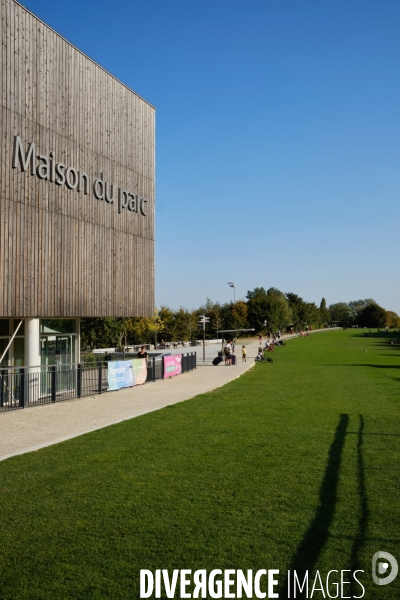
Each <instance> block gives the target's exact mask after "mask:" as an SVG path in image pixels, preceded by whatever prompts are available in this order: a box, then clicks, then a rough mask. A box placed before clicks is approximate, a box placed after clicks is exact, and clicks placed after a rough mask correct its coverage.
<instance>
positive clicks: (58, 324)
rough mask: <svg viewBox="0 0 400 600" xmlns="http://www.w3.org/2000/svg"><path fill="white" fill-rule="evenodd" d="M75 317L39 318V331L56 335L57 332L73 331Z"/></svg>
mask: <svg viewBox="0 0 400 600" xmlns="http://www.w3.org/2000/svg"><path fill="white" fill-rule="evenodd" d="M75 327H76V320H75V319H41V320H40V333H44V334H48V335H56V334H57V333H75Z"/></svg>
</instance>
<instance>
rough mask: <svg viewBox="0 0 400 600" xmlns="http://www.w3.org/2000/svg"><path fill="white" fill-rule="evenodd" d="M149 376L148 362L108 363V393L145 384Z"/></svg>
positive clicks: (139, 360) (139, 359)
mask: <svg viewBox="0 0 400 600" xmlns="http://www.w3.org/2000/svg"><path fill="white" fill-rule="evenodd" d="M146 376H147V368H146V360H145V359H144V358H134V359H132V360H115V361H110V362H109V363H108V391H113V390H120V389H121V388H124V387H132V386H133V385H140V384H143V383H145V381H146Z"/></svg>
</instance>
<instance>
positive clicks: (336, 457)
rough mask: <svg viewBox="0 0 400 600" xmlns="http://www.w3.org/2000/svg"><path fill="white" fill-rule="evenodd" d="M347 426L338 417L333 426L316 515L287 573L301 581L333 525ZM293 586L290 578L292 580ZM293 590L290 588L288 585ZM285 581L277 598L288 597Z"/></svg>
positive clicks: (345, 419)
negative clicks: (333, 431)
mask: <svg viewBox="0 0 400 600" xmlns="http://www.w3.org/2000/svg"><path fill="white" fill-rule="evenodd" d="M348 424H349V415H346V414H342V415H340V419H339V423H338V425H337V427H336V431H335V436H334V438H333V442H332V444H331V447H330V448H329V453H328V464H327V466H326V469H325V474H324V478H323V480H322V484H321V488H320V491H319V505H318V508H317V510H316V512H315V516H314V518H313V520H312V521H311V523H310V526H309V528H308V530H307V531H306V533H305V534H304V537H303V539H302V541H301V542H300V544H299V546H298V548H297V550H296V553H295V555H294V556H293V558H292V561H291V564H290V567H289V570H290V572H291V573H292V572H293V571H294V570H295V571H296V573H297V577H298V580H299V581H300V582H303V580H304V577H305V575H306V571H309V573H311V572H312V571H313V569H314V567H315V565H316V563H317V560H318V558H319V556H320V554H321V552H322V550H323V548H324V546H325V544H326V542H327V540H328V537H329V528H330V526H331V524H332V521H333V517H334V514H335V506H336V501H337V493H338V485H339V471H340V465H341V462H342V452H343V447H344V443H345V439H346V432H347V427H348ZM292 583H293V579H292ZM291 587H292V586H291ZM287 591H288V579H287V578H286V579H285V581H284V583H283V585H282V586H281V588H280V593H279V597H280V598H285V597H287ZM304 592H305V590H303V592H301V593H300V595H297V598H305V597H306V596H305V595H304Z"/></svg>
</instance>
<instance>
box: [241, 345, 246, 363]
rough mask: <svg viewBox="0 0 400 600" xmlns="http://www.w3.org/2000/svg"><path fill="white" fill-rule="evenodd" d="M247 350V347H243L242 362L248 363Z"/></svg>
mask: <svg viewBox="0 0 400 600" xmlns="http://www.w3.org/2000/svg"><path fill="white" fill-rule="evenodd" d="M246 357H247V350H246V346H242V362H246Z"/></svg>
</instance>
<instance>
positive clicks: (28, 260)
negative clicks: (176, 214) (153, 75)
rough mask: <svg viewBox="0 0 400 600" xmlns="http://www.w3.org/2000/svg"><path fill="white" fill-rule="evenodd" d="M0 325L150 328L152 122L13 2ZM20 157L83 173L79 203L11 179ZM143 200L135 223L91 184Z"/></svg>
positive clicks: (3, 114)
mask: <svg viewBox="0 0 400 600" xmlns="http://www.w3.org/2000/svg"><path fill="white" fill-rule="evenodd" d="M0 69H1V76H0V86H1V90H0V102H1V105H0V132H1V139H0V316H2V317H13V316H15V317H23V316H26V317H100V316H109V317H113V316H115V317H117V316H150V315H152V314H153V309H154V208H155V110H154V108H153V107H152V106H151V105H149V104H148V103H147V102H145V101H144V100H143V99H142V98H140V97H139V96H137V95H136V94H135V93H134V92H132V91H131V90H130V89H128V88H127V87H126V86H124V85H123V84H122V83H120V82H119V81H118V80H116V79H115V78H114V77H112V76H111V75H110V74H109V73H107V72H106V71H105V70H104V69H102V68H101V67H100V66H98V65H97V64H96V63H94V62H93V61H91V60H90V59H89V58H88V57H86V56H85V55H84V54H82V53H81V52H80V51H79V50H77V49H76V48H75V47H73V46H72V45H71V44H69V43H68V42H67V41H66V40H64V39H63V38H62V37H61V36H59V35H58V34H57V33H56V32H54V31H53V30H52V29H51V28H49V27H48V26H46V25H45V24H43V23H42V22H41V21H40V20H39V19H37V18H36V17H35V16H34V15H32V14H31V13H30V12H29V11H27V10H26V9H25V8H23V7H22V6H21V5H19V4H18V3H17V2H15V1H14V0H0ZM15 135H19V136H20V137H21V139H22V143H23V147H24V150H25V151H26V149H27V147H28V144H29V143H30V142H34V143H35V145H36V155H38V154H42V155H46V156H47V157H49V154H50V152H51V151H52V152H53V153H54V158H55V160H56V161H57V162H60V161H61V162H63V163H64V164H65V165H66V167H74V168H75V169H77V170H80V171H84V172H85V173H87V174H88V178H89V193H88V195H85V194H84V193H83V191H81V192H78V191H77V189H73V190H71V189H68V188H67V187H66V186H65V185H57V184H56V183H55V182H51V181H47V180H44V179H40V178H39V177H37V176H36V175H31V174H30V172H29V171H27V172H23V171H22V170H21V169H20V168H15V169H13V168H12V157H13V141H14V136H15ZM101 172H104V173H105V176H106V180H107V181H108V183H109V184H114V197H116V192H117V190H118V188H119V187H120V188H123V189H125V190H127V191H128V192H131V193H133V194H138V195H140V196H143V197H146V198H147V199H148V202H147V210H148V214H147V216H144V215H142V214H141V213H140V212H138V213H135V212H131V211H128V210H127V209H125V210H123V212H122V213H121V214H120V213H119V212H118V206H117V203H116V200H115V201H114V203H113V204H109V203H107V202H106V201H104V200H97V199H96V198H95V196H94V193H93V189H92V185H93V181H94V180H95V179H96V178H97V177H100V174H101Z"/></svg>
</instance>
